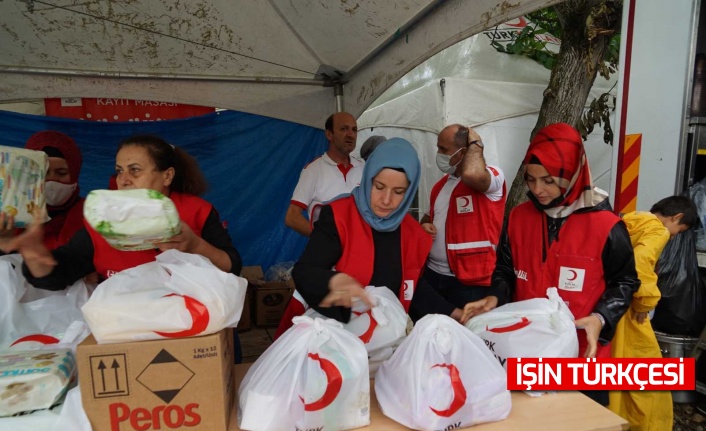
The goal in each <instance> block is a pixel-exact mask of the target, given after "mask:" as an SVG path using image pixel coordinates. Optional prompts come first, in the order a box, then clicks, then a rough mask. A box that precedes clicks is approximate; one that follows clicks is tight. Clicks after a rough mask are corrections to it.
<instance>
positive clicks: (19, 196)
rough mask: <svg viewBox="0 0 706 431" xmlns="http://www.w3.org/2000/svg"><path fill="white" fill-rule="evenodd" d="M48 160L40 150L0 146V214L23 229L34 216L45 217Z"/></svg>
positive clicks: (44, 220) (46, 219)
mask: <svg viewBox="0 0 706 431" xmlns="http://www.w3.org/2000/svg"><path fill="white" fill-rule="evenodd" d="M48 166H49V161H48V159H47V155H46V153H44V152H43V151H33V150H26V149H24V148H15V147H6V146H0V191H1V192H0V211H2V212H5V213H7V214H9V215H11V216H13V217H14V218H15V226H16V227H20V228H21V227H25V226H27V225H28V224H30V223H32V221H34V219H35V218H36V217H38V216H42V217H43V219H42V222H46V221H48V220H49V218H48V217H47V216H46V210H45V208H46V207H45V200H44V179H45V177H46V173H47V167H48Z"/></svg>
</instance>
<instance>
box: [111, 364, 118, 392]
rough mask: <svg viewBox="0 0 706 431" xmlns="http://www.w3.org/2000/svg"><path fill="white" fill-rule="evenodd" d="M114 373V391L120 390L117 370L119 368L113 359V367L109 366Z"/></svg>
mask: <svg viewBox="0 0 706 431" xmlns="http://www.w3.org/2000/svg"><path fill="white" fill-rule="evenodd" d="M110 368H112V369H113V370H114V371H115V389H116V390H118V391H119V390H120V380H118V368H120V364H118V361H117V360H116V359H113V365H111V366H110Z"/></svg>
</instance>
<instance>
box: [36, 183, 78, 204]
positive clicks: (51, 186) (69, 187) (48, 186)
mask: <svg viewBox="0 0 706 431" xmlns="http://www.w3.org/2000/svg"><path fill="white" fill-rule="evenodd" d="M76 187H78V184H77V183H73V184H64V183H60V182H58V181H47V182H46V183H44V197H45V198H46V201H47V205H49V206H52V207H58V206H59V205H63V204H64V203H66V201H67V200H69V198H70V197H71V195H72V194H74V191H75V190H76Z"/></svg>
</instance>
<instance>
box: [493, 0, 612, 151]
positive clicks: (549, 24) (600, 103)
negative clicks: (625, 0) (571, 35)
mask: <svg viewBox="0 0 706 431" xmlns="http://www.w3.org/2000/svg"><path fill="white" fill-rule="evenodd" d="M621 10H622V1H602V2H598V4H597V5H595V6H594V7H593V8H592V10H591V12H590V13H589V14H588V16H587V18H586V42H587V43H589V44H590V43H591V41H592V40H594V39H595V38H597V37H605V36H610V41H609V42H608V46H607V48H606V50H605V53H604V56H603V61H602V62H599V63H598V64H595V63H592V62H586V67H587V69H588V70H589V73H591V72H592V71H593V70H592V69H593V68H597V72H598V74H600V75H601V76H603V77H604V78H606V79H609V78H610V76H611V75H612V74H614V73H616V72H617V69H618V58H619V55H620V33H619V32H617V31H616V30H615V17H616V14H617V16H619V15H620V13H621ZM526 18H527V19H528V20H529V21H530V22H531V23H530V24H529V25H527V26H526V27H524V28H523V29H522V31H520V32H519V33H517V35H516V37H515V38H514V40H512V41H511V42H508V43H505V44H503V43H501V42H498V41H495V40H494V41H492V42H491V45H492V46H493V47H494V48H495V49H496V50H497V51H498V52H502V53H505V54H510V55H522V56H524V57H527V58H530V59H532V60H534V61H536V62H537V63H539V64H541V65H542V66H544V67H545V68H547V69H549V70H552V69H554V67H555V65H556V64H557V57H558V55H559V54H558V53H557V52H554V51H551V50H549V49H547V42H544V41H542V40H541V37H540V36H542V35H551V36H554V37H556V38H558V39H560V40H561V39H562V35H563V26H562V22H561V20H560V17H559V15H558V14H557V11H556V9H555V8H554V7H549V8H546V9H541V10H539V11H536V12H533V13H530V14H528V15H527V16H526ZM609 91H612V88H611V90H609ZM615 102H616V100H615V96H613V95H611V94H610V92H607V93H603V94H602V95H600V96H599V97H597V98H595V99H594V100H593V101H592V102H591V103H590V105H589V108H588V109H587V110H586V111H585V112H584V113H583V115H582V117H581V119H580V121H579V122H578V124H576V127H577V129H578V130H579V131H580V132H581V135H582V136H583V138H584V140H585V139H586V138H587V136H588V135H589V134H591V132H593V129H594V128H595V126H596V124H599V125H601V126H602V127H603V130H604V134H603V141H604V142H605V143H607V144H611V145H612V143H613V130H612V127H611V123H610V113H611V111H614V110H615Z"/></svg>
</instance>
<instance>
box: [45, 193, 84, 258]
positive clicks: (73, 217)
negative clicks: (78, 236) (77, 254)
mask: <svg viewBox="0 0 706 431" xmlns="http://www.w3.org/2000/svg"><path fill="white" fill-rule="evenodd" d="M84 201H85V199H84V198H81V199H79V200H78V201H76V203H75V204H73V206H71V208H69V210H68V211H66V212H64V213H62V214H61V215H58V216H55V217H52V219H51V220H49V221H48V222H46V223H45V224H44V245H45V246H47V248H48V249H49V250H54V249H55V248H57V247H59V246H62V245H64V244H66V243H67V242H69V240H70V239H71V237H72V236H74V234H75V233H76V232H78V231H79V230H80V229H81V228H82V227H83V202H84Z"/></svg>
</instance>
